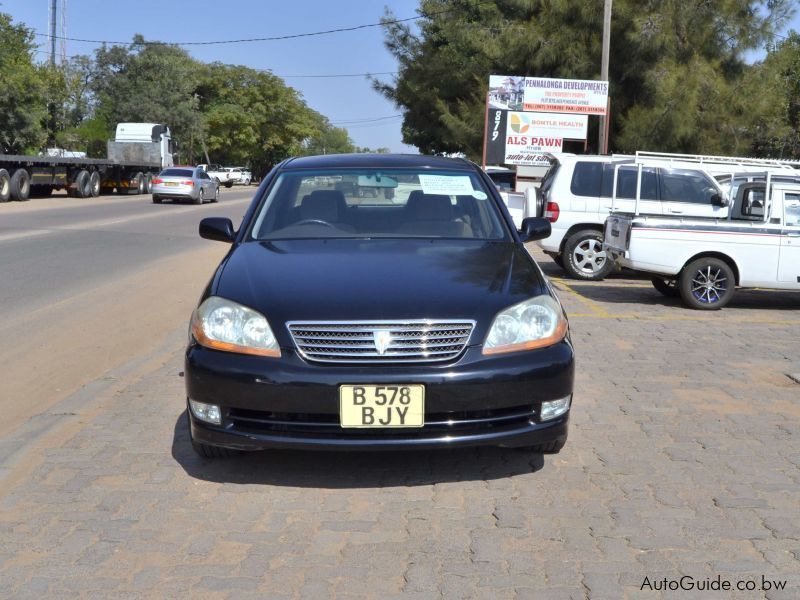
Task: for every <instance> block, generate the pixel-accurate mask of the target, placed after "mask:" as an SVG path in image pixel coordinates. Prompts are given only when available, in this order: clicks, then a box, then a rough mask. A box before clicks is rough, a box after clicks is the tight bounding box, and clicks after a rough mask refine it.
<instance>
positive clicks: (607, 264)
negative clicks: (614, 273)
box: [561, 229, 614, 281]
mask: <svg viewBox="0 0 800 600" xmlns="http://www.w3.org/2000/svg"><path fill="white" fill-rule="evenodd" d="M561 263H562V265H563V267H564V270H565V271H566V272H567V273H568V274H569V275H570V276H572V277H574V278H575V279H582V280H584V281H600V280H602V279H605V278H606V277H607V276H608V274H609V273H611V270H612V269H613V268H614V263H612V262H611V261H610V260H609V259H608V257H607V256H606V253H605V251H604V250H603V234H602V233H600V232H599V231H597V230H596V229H582V230H580V231H576V232H575V233H573V234H572V235H571V236H569V238H567V241H566V243H565V244H564V252H563V255H562V259H561Z"/></svg>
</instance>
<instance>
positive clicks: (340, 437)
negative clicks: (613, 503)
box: [185, 340, 574, 450]
mask: <svg viewBox="0 0 800 600" xmlns="http://www.w3.org/2000/svg"><path fill="white" fill-rule="evenodd" d="M282 352H283V356H281V357H280V358H277V359H275V358H262V357H256V356H246V355H240V354H233V353H227V352H221V351H217V350H210V349H208V348H204V347H202V346H199V345H197V344H195V343H192V344H190V346H189V348H188V349H187V351H186V360H185V363H186V370H185V381H186V393H187V396H188V398H190V399H192V400H195V401H198V402H203V403H206V404H215V405H217V406H219V407H220V410H221V414H222V423H221V424H220V425H213V424H210V423H207V422H205V421H201V420H199V419H198V418H196V417H195V415H194V414H193V413H192V411H191V409H188V414H189V422H190V428H191V434H192V439H193V440H194V441H196V442H200V443H204V444H209V445H214V446H222V447H227V448H233V449H238V450H261V449H266V448H316V449H329V450H339V449H350V450H357V449H359V450H379V449H392V448H412V449H413V448H417V449H426V448H441V447H455V446H476V445H494V446H506V447H524V446H536V445H540V444H547V443H551V442H553V443H556V444H557V445H558V446H561V445H563V443H564V441H565V440H566V437H567V428H568V421H569V411H567V412H566V413H565V414H563V415H561V416H559V417H557V418H554V419H551V420H547V421H541V420H540V419H539V410H540V405H541V403H542V402H544V401H550V400H556V399H559V398H564V397H566V396H571V395H572V386H573V378H574V359H573V351H572V346H571V344H570V342H568V341H566V340H565V341H562V342H560V343H558V344H555V345H554V346H551V347H549V348H543V349H540V350H532V351H528V352H519V353H513V354H506V355H497V356H493V357H487V356H483V355H482V354H481V349H480V347H470V348H468V349H467V351H466V352H465V354H464V355H463V356H462V357H461V358H460V359H459V360H458V361H456V362H454V363H450V364H443V365H442V364H428V365H420V364H406V365H397V364H394V365H389V364H387V365H376V364H368V365H363V364H362V365H359V364H317V363H310V362H306V361H304V360H303V359H301V358H300V357H298V356H297V355H296V353H295V352H294V351H292V350H287V349H283V350H282ZM348 383H349V384H378V385H382V384H389V385H393V384H423V385H424V386H425V425H424V426H423V427H420V428H414V429H404V428H397V429H345V428H342V427H341V426H340V425H339V386H340V385H341V384H348Z"/></svg>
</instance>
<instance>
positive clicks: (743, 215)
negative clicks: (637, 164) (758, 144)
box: [603, 176, 800, 310]
mask: <svg viewBox="0 0 800 600" xmlns="http://www.w3.org/2000/svg"><path fill="white" fill-rule="evenodd" d="M788 179H789V178H788V177H776V178H775V182H774V183H773V182H772V179H771V178H768V177H766V176H765V177H764V179H762V181H751V182H748V183H742V184H740V185H738V186H737V193H736V198H735V200H734V202H733V205H732V206H731V209H730V214H729V215H728V216H727V217H726V218H723V219H703V218H692V217H687V218H685V217H680V216H677V217H676V216H635V215H624V214H613V215H611V216H609V217H608V219H607V220H606V225H605V242H604V244H603V247H604V249H605V250H606V251H607V252H608V253H609V256H610V257H612V258H614V259H616V260H617V261H618V262H619V263H620V264H621V265H622V266H624V267H628V268H631V269H636V270H638V271H645V272H648V273H651V274H653V285H654V286H655V288H656V289H657V290H658V291H660V292H661V293H663V294H665V295H670V296H677V295H680V296H681V298H682V299H683V301H684V303H685V304H687V305H688V306H689V307H691V308H696V309H706V310H708V309H718V308H722V307H723V306H725V305H726V304H727V303H728V302H730V300H731V298H732V297H733V294H734V291H735V289H736V287H744V288H753V287H758V288H768V289H782V290H800V176H798V177H795V178H794V180H793V181H789V180H788ZM768 188H769V189H770V193H769V194H766V193H765V191H766V189H768Z"/></svg>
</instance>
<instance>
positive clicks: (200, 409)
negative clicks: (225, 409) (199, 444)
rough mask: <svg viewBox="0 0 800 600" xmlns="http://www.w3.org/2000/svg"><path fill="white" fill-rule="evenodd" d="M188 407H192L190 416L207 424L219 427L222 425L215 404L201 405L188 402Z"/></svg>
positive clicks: (220, 416)
mask: <svg viewBox="0 0 800 600" xmlns="http://www.w3.org/2000/svg"><path fill="white" fill-rule="evenodd" d="M189 406H191V407H192V414H193V415H194V416H195V417H197V418H198V419H200V420H201V421H206V422H207V423H213V424H214V425H220V424H221V423H222V415H221V414H220V411H219V406H217V405H216V404H203V403H202V402H195V401H194V400H189Z"/></svg>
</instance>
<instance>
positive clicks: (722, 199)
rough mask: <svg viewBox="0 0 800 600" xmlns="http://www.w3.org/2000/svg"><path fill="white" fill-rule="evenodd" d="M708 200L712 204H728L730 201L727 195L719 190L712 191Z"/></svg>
mask: <svg viewBox="0 0 800 600" xmlns="http://www.w3.org/2000/svg"><path fill="white" fill-rule="evenodd" d="M710 200H711V205H712V206H729V205H730V203H731V201H730V200H729V199H728V196H727V195H725V194H721V193H719V192H714V193H712V194H711V198H710Z"/></svg>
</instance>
